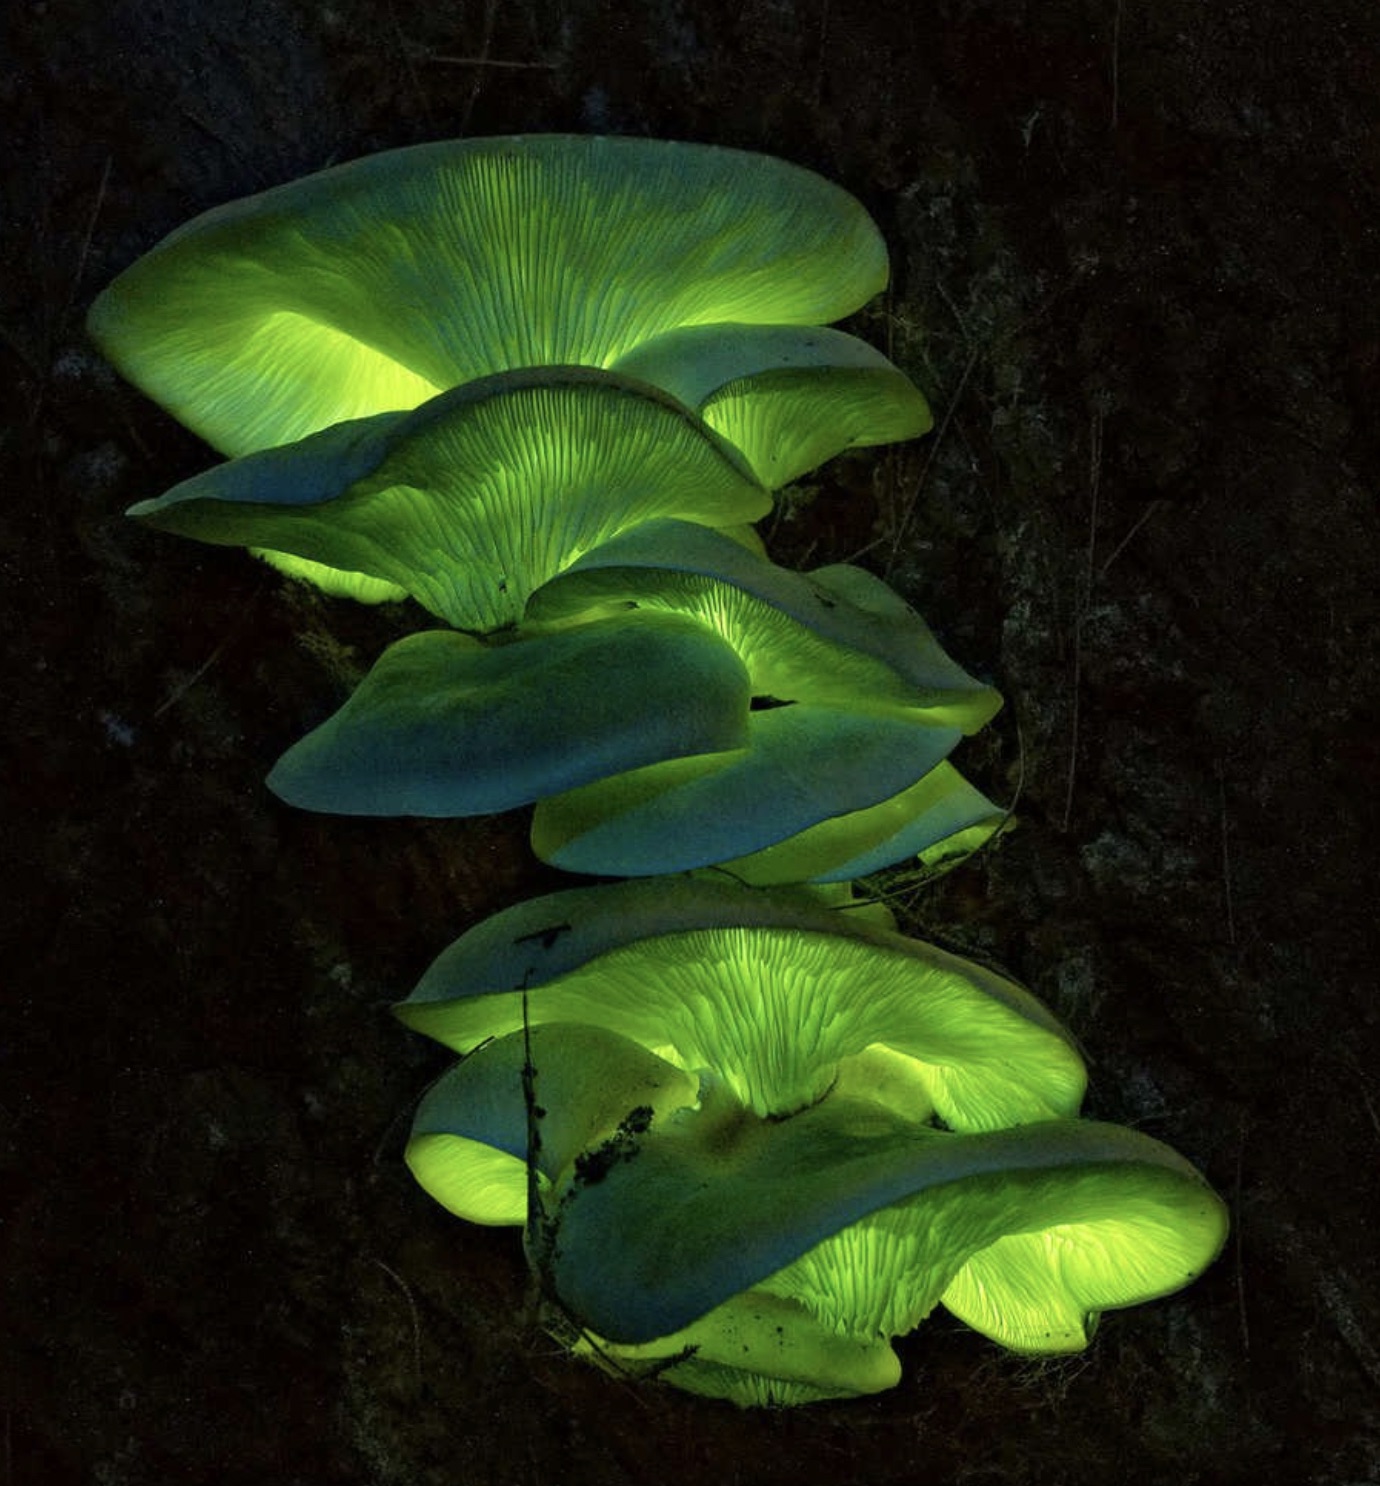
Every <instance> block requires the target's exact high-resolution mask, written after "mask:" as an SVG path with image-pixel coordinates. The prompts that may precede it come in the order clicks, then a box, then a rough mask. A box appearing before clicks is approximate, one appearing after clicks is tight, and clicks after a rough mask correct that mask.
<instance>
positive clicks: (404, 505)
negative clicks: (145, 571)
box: [130, 367, 770, 630]
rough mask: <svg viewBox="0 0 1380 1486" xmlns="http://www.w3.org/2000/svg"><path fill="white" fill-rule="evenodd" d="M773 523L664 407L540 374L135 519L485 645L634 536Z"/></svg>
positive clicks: (320, 443) (450, 395) (269, 452)
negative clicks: (323, 582) (379, 588)
mask: <svg viewBox="0 0 1380 1486" xmlns="http://www.w3.org/2000/svg"><path fill="white" fill-rule="evenodd" d="M769 506H770V497H769V495H768V493H767V492H766V491H765V490H764V489H763V488H762V486H761V485H759V484H758V483H757V482H756V480H755V479H754V478H753V476H752V475H751V473H750V472H749V471H748V469H747V467H746V466H745V465H744V464H743V463H742V461H741V459H740V457H739V456H738V454H737V452H736V451H735V450H734V449H733V448H732V447H731V446H730V445H729V444H727V443H726V442H725V441H724V440H722V439H721V438H719V436H718V435H717V434H715V433H713V432H712V431H711V430H710V429H709V428H708V427H707V426H706V425H705V424H704V423H702V422H701V421H700V420H699V419H698V418H696V417H695V416H694V414H692V413H690V412H688V411H687V410H686V409H685V408H684V407H682V406H681V405H680V404H679V403H677V402H675V401H674V400H673V399H671V398H669V397H667V396H666V395H664V394H663V393H660V392H658V391H657V390H656V389H655V388H652V387H649V386H647V385H646V384H645V383H640V382H639V383H634V382H629V381H628V380H626V379H625V378H621V377H616V376H613V375H612V374H610V373H607V372H599V371H594V370H591V369H589V368H586V367H542V368H534V369H532V370H529V371H524V372H513V373H507V374H504V375H501V376H496V377H490V378H486V379H484V380H482V381H477V382H470V383H467V384H466V385H464V386H463V387H457V388H455V389H454V390H452V391H450V392H446V393H442V394H441V395H440V396H437V397H434V398H432V399H431V401H430V402H428V403H427V404H426V405H425V406H423V407H419V408H417V409H415V410H414V411H412V412H409V413H382V414H378V415H376V416H375V417H372V418H367V419H362V420H359V421H356V422H351V423H341V424H337V425H335V426H334V427H332V428H328V429H326V430H325V431H324V432H321V433H317V434H314V435H312V436H311V437H309V438H306V439H303V440H302V441H300V442H298V443H293V444H287V445H284V446H282V447H278V448H272V449H266V450H263V451H261V452H259V453H257V454H249V455H246V456H245V457H244V458H241V459H232V460H230V461H229V462H227V463H225V464H221V465H217V466H216V467H215V468H213V469H210V470H207V471H206V472H205V473H204V474H200V475H196V476H194V477H193V478H191V479H190V480H186V481H184V482H183V483H182V484H180V485H178V486H176V487H174V488H173V489H172V490H170V491H168V493H167V494H166V495H163V496H160V497H159V498H158V499H156V500H148V501H141V502H140V503H139V504H138V505H135V506H133V507H131V509H130V515H131V516H135V517H138V518H139V519H140V520H142V521H144V522H147V523H148V524H149V525H151V526H156V527H158V528H160V529H162V530H165V531H172V532H176V533H178V534H179V535H182V536H190V537H196V538H199V539H200V540H202V541H207V542H215V543H220V544H224V545H232V546H247V547H253V548H258V549H261V550H262V551H263V552H264V555H266V556H269V557H270V558H271V559H272V560H273V561H274V562H275V563H276V564H277V565H278V566H279V567H283V568H285V569H286V570H287V571H289V572H294V573H298V574H300V575H301V576H305V577H308V578H312V579H318V580H319V578H320V576H321V574H322V570H323V569H325V570H326V571H328V572H330V573H333V574H335V575H336V577H337V578H339V576H340V575H342V574H361V575H364V576H365V577H366V578H368V579H370V580H373V581H376V582H379V581H381V582H383V583H384V584H387V585H391V586H393V587H394V588H395V589H396V590H397V591H400V592H406V593H409V594H411V595H412V596H413V597H414V598H416V599H417V600H418V601H419V602H420V603H422V604H423V605H424V606H425V607H426V608H428V609H429V610H431V612H432V613H433V614H436V615H438V616H439V617H440V618H442V619H445V620H447V621H448V622H449V623H451V624H453V625H455V626H456V627H457V628H459V629H469V630H493V629H498V628H501V627H503V626H505V625H508V624H511V623H513V622H514V621H515V620H516V619H517V618H518V617H519V616H520V615H521V614H522V611H523V608H524V606H525V604H526V600H527V597H528V595H529V594H530V593H531V592H532V590H533V589H535V588H537V587H539V586H540V585H541V584H543V583H545V582H546V581H547V580H548V579H550V578H552V577H554V576H556V575H557V574H558V573H560V572H561V571H562V570H563V569H564V568H566V567H568V566H569V565H570V564H571V563H572V562H574V561H576V560H577V559H578V558H579V557H580V556H581V555H582V554H583V553H585V552H586V551H588V550H589V549H590V548H592V547H596V546H598V545H599V544H600V543H601V542H604V541H607V540H608V539H609V538H611V537H613V536H615V535H617V534H618V533H619V532H620V531H623V530H624V529H626V528H627V527H629V526H633V525H636V524H637V523H639V522H643V521H650V520H654V519H656V518H660V517H668V516H677V517H684V518H689V520H690V521H691V522H694V521H707V522H710V523H713V524H717V525H725V526H729V525H734V524H737V523H741V522H744V521H750V520H753V519H755V518H756V517H758V516H761V515H763V514H764V513H765V511H766V510H767V509H768V508H769ZM724 541H725V542H726V543H727V545H728V546H729V547H732V548H734V549H735V550H742V549H741V548H740V547H739V544H738V543H737V542H735V541H733V540H732V539H730V538H728V537H725V538H724Z"/></svg>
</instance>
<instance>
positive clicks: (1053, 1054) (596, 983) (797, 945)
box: [396, 877, 1085, 1129]
mask: <svg viewBox="0 0 1380 1486" xmlns="http://www.w3.org/2000/svg"><path fill="white" fill-rule="evenodd" d="M396 1010H397V1014H398V1016H399V1017H400V1019H401V1020H402V1021H403V1022H404V1023H405V1024H406V1025H407V1026H409V1027H411V1028H412V1029H413V1030H414V1031H418V1032H422V1033H424V1034H426V1035H427V1036H430V1037H434V1038H436V1039H437V1040H438V1041H441V1042H443V1043H445V1044H446V1045H447V1046H448V1047H451V1048H453V1049H454V1050H455V1051H457V1052H462V1053H467V1052H471V1051H472V1050H473V1049H474V1048H476V1047H477V1046H478V1045H479V1044H480V1043H482V1042H484V1041H485V1040H486V1039H488V1038H491V1037H499V1036H503V1035H506V1034H507V1033H509V1032H512V1031H515V1030H518V1029H519V1028H521V1026H522V1024H523V1017H524V1014H525V1015H526V1017H527V1021H528V1025H529V1026H532V1027H537V1026H542V1025H544V1024H546V1023H547V1022H580V1023H584V1024H586V1025H590V1026H599V1027H603V1028H605V1029H606V1030H608V1031H610V1032H616V1033H618V1034H619V1035H620V1036H624V1037H627V1038H630V1039H632V1040H633V1041H635V1042H637V1043H639V1044H640V1045H642V1046H643V1047H645V1048H646V1049H647V1050H648V1051H650V1052H654V1053H656V1054H657V1055H658V1056H659V1057H662V1058H664V1059H666V1060H667V1061H668V1062H670V1063H672V1064H674V1065H675V1066H677V1067H679V1068H683V1069H685V1070H687V1071H690V1072H697V1071H699V1070H708V1071H709V1072H710V1073H711V1074H712V1075H713V1077H714V1078H715V1079H716V1080H718V1081H719V1082H720V1083H722V1084H723V1085H724V1086H725V1087H727V1088H728V1089H730V1090H731V1091H732V1092H733V1094H734V1097H735V1098H738V1099H739V1100H740V1101H741V1102H742V1103H743V1104H744V1105H745V1106H746V1107H748V1108H751V1109H752V1110H754V1111H756V1113H757V1114H759V1115H761V1116H763V1117H778V1116H781V1115H784V1114H787V1113H790V1112H792V1111H795V1110H798V1109H800V1108H802V1107H805V1106H807V1105H809V1104H810V1103H811V1102H812V1101H814V1100H817V1099H818V1098H819V1097H821V1095H822V1094H823V1093H824V1092H825V1091H826V1090H827V1089H829V1088H830V1087H832V1086H833V1085H834V1084H835V1082H836V1081H837V1080H839V1079H840V1078H842V1077H845V1076H849V1070H853V1073H854V1074H856V1075H857V1076H859V1077H864V1078H865V1079H866V1080H869V1081H870V1082H871V1083H872V1084H873V1085H874V1086H875V1087H876V1088H890V1089H893V1090H895V1091H896V1097H897V1098H899V1099H901V1100H902V1102H903V1105H904V1107H905V1108H906V1109H907V1110H908V1111H909V1112H910V1113H911V1114H914V1113H915V1112H916V1111H917V1110H919V1111H921V1112H922V1115H921V1117H924V1118H928V1117H929V1116H930V1115H932V1114H937V1116H938V1117H939V1118H941V1119H943V1120H944V1121H945V1123H947V1124H949V1125H951V1126H952V1127H954V1128H955V1129H991V1128H993V1127H996V1126H1001V1125H1012V1124H1017V1123H1020V1122H1023V1121H1028V1120H1041V1119H1047V1118H1050V1117H1052V1116H1055V1115H1068V1114H1072V1113H1074V1112H1076V1110H1077V1108H1078V1105H1079V1101H1080V1100H1081V1099H1082V1096H1083V1087H1084V1077H1085V1075H1084V1070H1083V1064H1082V1060H1081V1059H1080V1057H1079V1055H1078V1053H1077V1051H1076V1049H1075V1048H1074V1047H1073V1045H1072V1042H1071V1040H1070V1039H1069V1037H1068V1035H1067V1034H1066V1033H1065V1032H1064V1031H1063V1029H1062V1028H1061V1027H1060V1026H1059V1024H1058V1022H1057V1021H1056V1020H1055V1019H1054V1017H1053V1016H1051V1015H1050V1013H1049V1012H1048V1011H1047V1010H1046V1009H1045V1008H1044V1007H1043V1006H1042V1005H1041V1004H1040V1003H1039V1002H1038V1001H1037V1000H1036V999H1035V998H1034V997H1033V996H1031V995H1030V994H1029V992H1027V991H1025V990H1024V989H1023V988H1022V987H1020V986H1018V985H1016V984H1015V983H1014V982H1013V981H1011V980H1009V979H1007V978H1006V977H1005V976H1003V975H999V974H997V973H996V972H995V971H992V970H989V969H987V968H985V967H984V966H981V965H978V964H976V963H975V962H973V961H971V960H965V959H962V958H961V957H959V956H957V955H952V954H948V953H946V952H945V951H944V950H942V949H940V948H938V947H937V946H935V945H931V944H925V943H922V942H920V941H919V940H914V939H909V938H907V937H905V936H904V935H901V934H897V933H894V932H890V931H888V930H886V929H884V928H882V927H879V926H878V925H876V924H875V923H873V922H870V921H869V920H867V919H865V918H861V917H859V916H858V915H857V914H855V913H852V912H850V911H848V910H847V909H838V908H830V907H827V906H824V905H823V904H822V903H821V902H820V900H819V898H818V896H817V895H815V894H812V893H806V892H802V891H799V890H777V891H766V890H760V889H750V888H744V887H741V886H739V885H737V884H736V883H733V882H729V881H719V880H713V879H709V878H689V877H681V878H669V879H664V880H653V881H632V882H624V883H617V884H613V885H607V886H602V887H594V888H573V889H570V890H569V891H566V892H562V893H554V894H551V895H548V896H546V897H543V898H538V899H534V900H532V901H530V902H527V903H523V904H519V905H517V906H516V907H514V908H510V909H507V910H505V911H504V912H502V913H499V914H496V915H494V916H493V917H492V918H490V919H487V920H485V921H484V922H483V923H482V924H478V925H476V926H475V927H474V928H472V929H470V930H469V931H468V932H467V933H466V934H464V935H462V936H461V937H460V938H459V939H458V940H456V942H455V943H454V944H452V945H451V946H450V948H449V949H447V950H445V951H443V953H442V954H441V955H440V957H439V958H438V959H437V960H436V962H435V963H434V964H433V965H432V967H431V968H430V969H429V970H428V971H427V973H426V974H425V975H424V976H423V978H422V980H421V982H420V983H419V984H418V985H417V987H416V989H415V990H414V991H413V992H412V995H411V996H410V997H409V998H408V999H407V1000H406V1001H404V1002H402V1003H401V1004H400V1005H399V1006H398V1007H397V1008H396Z"/></svg>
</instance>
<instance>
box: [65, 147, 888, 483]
mask: <svg viewBox="0 0 1380 1486" xmlns="http://www.w3.org/2000/svg"><path fill="white" fill-rule="evenodd" d="M886 276H887V265H886V249H885V247H884V245H883V243H882V240H881V237H880V235H879V233H878V232H877V229H876V227H875V226H874V225H873V223H872V221H871V219H870V218H869V217H868V215H867V213H866V212H865V211H864V210H863V209H862V207H861V206H860V205H859V204H858V203H857V202H856V201H855V200H854V199H853V198H852V197H851V196H849V195H848V194H847V193H846V192H845V191H843V190H841V189H840V188H839V187H837V186H834V185H832V184H830V183H829V182H828V181H825V180H823V179H822V178H820V177H819V176H817V175H814V174H813V173H812V172H810V171H808V170H804V169H801V168H800V167H798V166H794V165H790V164H787V163H786V162H784V161H782V160H777V159H773V158H771V157H769V156H765V155H757V154H748V153H744V152H741V151H737V150H728V149H720V148H715V147H712V146H706V145H695V144H678V143H669V142H666V141H661V140H645V139H614V138H598V137H586V136H571V135H556V134H553V135H516V136H510V137H507V138H495V139H472V140H452V141H446V142H443V143H437V144H425V145H417V146H414V147H412V148H410V149H402V150H393V151H388V152H385V153H383V154H377V155H371V156H369V157H368V158H366V159H362V160H356V161H354V162H352V163H350V164H348V165H341V166H337V167H335V168H333V169H330V170H325V171H322V172H321V173H319V174H317V175H312V176H308V177H306V178H305V179H304V180H299V181H294V182H292V183H291V184H288V185H284V186H279V187H276V188H274V189H273V190H270V191H265V192H264V193H262V194H261V195H258V196H251V197H249V198H247V199H245V200H242V201H236V202H232V203H230V204H229V205H226V206H222V207H219V208H217V209H215V210H214V211H210V212H207V213H205V214H204V215H203V216H200V217H197V218H196V219H195V220H194V221H192V222H189V223H187V224H186V225H185V226H183V227H182V228H180V229H179V230H178V231H176V232H174V233H173V234H172V235H171V236H169V237H168V238H166V239H164V241H163V242H162V243H160V244H159V245H158V246H157V247H155V248H154V249H153V250H152V251H151V252H149V253H147V254H146V255H145V256H144V257H143V258H141V259H139V261H138V262H136V263H135V264H134V265H133V266H132V267H130V268H129V269H127V270H126V271H125V272H124V273H123V274H121V276H120V277H119V278H118V279H116V280H115V282H114V283H113V284H112V285H111V286H110V287H109V288H108V289H107V290H106V291H105V292H104V293H103V294H102V295H101V296H100V297H99V298H98V299H97V301H96V303H95V304H94V305H93V307H92V310H91V316H90V320H89V325H90V329H91V333H92V335H93V336H94V338H95V339H96V341H97V343H98V344H99V345H100V346H101V348H102V349H103V350H104V351H105V353H106V355H107V356H109V357H110V359H111V360H112V361H113V362H114V363H115V364H116V365H117V366H118V367H119V368H120V370H121V371H122V372H123V373H124V374H125V375H126V376H127V377H129V379H130V380H131V381H133V382H134V383H136V384H137V385H138V386H140V387H142V388H143V389H144V390H145V391H147V392H148V393H149V394H150V395H151V396H153V397H154V398H156V399H157V400H158V401H159V402H161V403H162V404H163V405H164V406H165V407H166V408H168V409H169V410H170V411H171V412H172V413H173V414H174V415H175V416H176V417H178V418H179V419H180V420H181V421H182V422H184V423H185V424H187V425H188V426H189V427H190V428H193V429H195V430H196V432H198V433H199V434H201V435H202V437H204V438H205V439H207V440H208V441H209V442H210V443H212V444H214V445H215V446H216V447H217V448H219V449H221V450H224V451H225V452H227V453H231V454H243V453H247V452H249V451H251V450H255V449H262V448H266V447H269V446H272V445H276V444H285V443H290V442H293V441H295V440H297V439H300V438H303V437H304V436H306V435H307V434H310V433H314V432H317V431H318V430H320V429H323V428H327V427H329V426H330V425H332V424H335V423H340V422H343V421H346V420H350V419H356V418H361V417H366V416H368V415H370V414H373V413H378V412H385V411H394V410H399V409H406V408H411V407H415V406H416V405H417V404H418V403H421V402H425V401H426V400H427V399H428V398H430V397H433V396H435V395H436V394H437V393H438V392H441V391H443V390H445V389H446V388H449V387H454V386H456V385H458V384H459V383H462V382H467V381H471V380H473V379H475V378H478V377H484V376H488V375H490V374H492V373H494V372H500V371H510V370H514V369H517V368H520V367H527V366H547V365H556V364H580V365H586V366H598V367H608V366H610V365H611V364H612V363H613V362H614V361H616V360H617V359H618V358H619V357H620V356H622V355H624V354H626V353H627V352H628V351H630V350H631V349H632V348H633V347H634V346H636V345H637V344H638V343H639V342H641V341H643V340H647V339H649V338H651V337H653V336H657V335H660V334H662V333H663V332H665V331H667V330H671V329H673V328H675V327H677V326H682V325H700V324H707V323H712V322H716V321H745V322H753V323H767V324H803V325H815V324H820V323H823V322H825V321H830V320H836V319H839V318H841V317H842V316H844V315H847V314H850V313H852V311H853V310H855V309H857V308H858V307H859V306H860V305H862V304H863V303H865V302H866V301H867V300H868V299H870V298H871V297H872V295H874V294H875V293H877V292H878V291H879V290H880V289H881V288H882V287H883V286H884V284H885V282H886Z"/></svg>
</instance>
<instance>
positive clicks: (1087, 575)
mask: <svg viewBox="0 0 1380 1486" xmlns="http://www.w3.org/2000/svg"><path fill="white" fill-rule="evenodd" d="M1101 485H1102V414H1101V412H1100V411H1099V410H1097V409H1094V410H1093V415H1092V424H1091V427H1090V430H1089V434H1088V552H1087V557H1086V559H1085V561H1084V564H1083V591H1082V593H1081V594H1080V595H1079V597H1078V599H1077V609H1076V612H1075V614H1074V618H1073V707H1072V712H1073V715H1072V717H1071V718H1070V720H1069V773H1068V782H1067V786H1066V788H1065V790H1064V823H1063V828H1064V830H1065V831H1067V830H1068V828H1069V824H1070V822H1071V821H1072V820H1073V789H1074V783H1075V781H1076V779H1077V775H1078V725H1079V713H1080V711H1081V710H1082V702H1081V695H1080V694H1081V692H1082V689H1083V625H1084V623H1085V622H1086V621H1087V617H1088V610H1089V609H1090V608H1091V606H1092V590H1093V578H1094V572H1093V560H1094V558H1095V557H1096V554H1097V501H1098V493H1099V491H1100V489H1101Z"/></svg>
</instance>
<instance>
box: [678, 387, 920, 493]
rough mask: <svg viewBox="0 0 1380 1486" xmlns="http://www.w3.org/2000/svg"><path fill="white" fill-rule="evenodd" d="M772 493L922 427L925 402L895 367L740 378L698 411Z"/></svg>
mask: <svg viewBox="0 0 1380 1486" xmlns="http://www.w3.org/2000/svg"><path fill="white" fill-rule="evenodd" d="M700 416H701V417H702V418H703V419H704V421H705V422H706V423H708V424H709V426H710V427H711V428H712V429H714V430H715V431H716V432H718V433H721V434H723V436H724V437H725V438H726V439H728V440H729V442H730V443H732V444H735V445H736V446H737V447H738V448H739V449H741V450H742V451H743V453H744V455H745V456H746V458H747V460H748V462H749V463H750V464H751V465H752V468H753V471H754V472H755V474H756V475H757V478H758V479H759V480H761V481H762V483H763V484H764V485H767V486H770V487H771V489H773V490H777V489H779V488H780V487H781V486H783V485H789V484H790V483H791V482H792V481H793V480H798V479H800V477H801V476H802V475H805V474H808V473H809V472H810V471H811V470H813V469H816V468H818V467H819V466H820V465H821V464H823V463H824V462H825V461H826V460H828V459H832V458H833V457H834V456H835V455H836V454H841V453H843V452H844V450H846V449H856V448H862V447H864V446H867V445H872V444H890V443H897V442H899V441H900V440H902V439H911V438H916V437H917V436H918V435H920V434H922V433H926V432H928V431H929V429H930V427H931V426H932V423H933V420H932V419H931V417H930V414H929V409H928V408H927V407H926V406H925V402H924V399H923V398H922V397H921V396H920V394H919V393H918V392H917V391H916V390H915V388H914V387H913V386H912V385H911V383H910V381H909V380H908V379H907V378H906V377H904V376H903V375H902V374H901V373H900V372H898V371H893V372H891V373H883V372H867V371H835V370H831V369H819V370H815V369H809V368H803V369H795V370H791V371H784V372H774V373H770V374H764V375H762V376H757V377H743V378H740V379H739V380H737V381H735V382H730V383H729V384H728V386H726V387H724V388H721V389H720V390H719V391H717V392H716V393H715V394H714V395H713V397H711V398H710V399H709V400H708V401H707V402H706V403H705V404H704V405H703V406H702V407H701V409H700Z"/></svg>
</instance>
